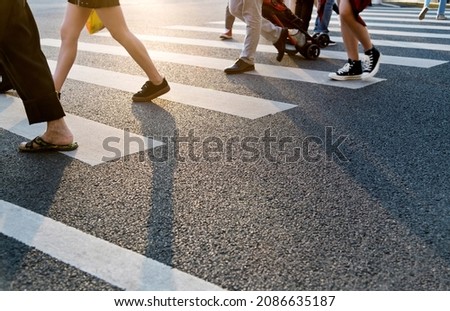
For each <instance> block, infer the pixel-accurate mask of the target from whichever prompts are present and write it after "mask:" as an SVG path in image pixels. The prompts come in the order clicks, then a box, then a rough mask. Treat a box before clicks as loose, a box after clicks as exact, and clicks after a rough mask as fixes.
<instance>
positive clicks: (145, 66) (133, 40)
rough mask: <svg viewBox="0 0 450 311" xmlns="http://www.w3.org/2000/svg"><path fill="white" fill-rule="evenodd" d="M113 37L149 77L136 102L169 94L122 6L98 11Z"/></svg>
mask: <svg viewBox="0 0 450 311" xmlns="http://www.w3.org/2000/svg"><path fill="white" fill-rule="evenodd" d="M96 10H97V13H98V16H99V17H100V19H101V20H102V21H103V24H104V25H105V27H106V28H107V29H108V31H109V32H110V33H111V36H112V37H113V38H114V39H115V40H116V41H117V42H119V43H120V45H122V46H123V47H124V48H125V49H126V50H127V52H128V54H130V56H131V57H132V58H133V60H134V61H135V62H136V63H137V64H138V65H139V67H141V68H142V70H143V71H144V72H145V74H146V75H147V77H148V80H149V81H147V83H146V84H144V86H143V87H142V90H141V91H139V92H137V93H136V94H134V95H133V100H134V101H150V100H152V99H154V98H156V97H158V96H161V95H163V94H164V93H167V92H168V91H169V90H170V87H169V85H168V83H167V81H166V79H165V78H164V77H163V76H161V74H160V73H159V72H158V70H157V69H156V66H155V65H154V63H153V61H152V59H151V58H150V55H149V54H148V52H147V49H146V48H145V46H144V44H142V42H141V41H140V40H139V39H138V38H137V37H136V36H135V35H134V34H133V33H132V32H131V31H130V30H129V28H128V26H127V23H126V21H125V18H124V16H123V12H122V9H121V7H120V6H114V7H108V8H100V9H96Z"/></svg>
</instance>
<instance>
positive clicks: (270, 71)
mask: <svg viewBox="0 0 450 311" xmlns="http://www.w3.org/2000/svg"><path fill="white" fill-rule="evenodd" d="M177 40H178V43H179V42H180V40H182V39H181V38H177ZM203 41H207V40H203ZM59 42H60V41H59V40H54V39H43V40H41V44H42V45H44V46H57V47H59V44H60V43H59ZM219 42H220V41H219ZM272 48H273V47H272ZM78 49H79V50H82V51H88V52H94V53H105V54H111V55H123V56H128V54H127V52H126V51H125V49H123V48H122V47H120V46H111V45H100V44H90V43H83V42H80V43H79V44H78ZM149 53H150V55H151V57H152V59H154V60H159V61H165V62H171V63H178V64H183V65H190V66H198V67H203V68H210V69H217V70H221V71H222V70H223V69H224V68H226V67H228V66H230V65H231V64H232V62H231V61H230V60H226V59H221V58H211V57H204V56H196V55H187V54H176V53H169V52H159V51H150V52H149ZM255 66H256V70H255V71H250V72H246V73H245V74H251V75H259V76H265V77H272V78H278V79H288V80H294V81H300V82H308V83H315V84H323V85H328V86H335V87H343V88H349V89H359V88H362V87H365V86H368V85H371V84H374V83H378V82H381V81H384V80H385V79H380V78H372V79H367V80H354V81H333V80H331V79H330V78H328V72H324V71H317V70H306V69H300V68H291V67H283V66H274V65H264V64H256V65H255ZM80 68H82V67H80ZM85 68H86V69H85V72H86V73H85V74H84V76H83V75H78V76H77V78H74V79H76V80H81V79H86V82H89V83H94V84H99V85H104V84H101V83H107V84H108V85H104V86H108V87H113V88H117V89H121V90H125V91H132V89H130V88H127V89H124V88H123V87H122V85H123V81H121V80H124V79H125V80H126V81H127V83H128V84H130V82H132V83H131V84H133V83H134V88H135V85H140V84H139V83H137V82H133V80H132V79H137V78H140V80H139V81H141V80H142V77H136V76H134V78H133V76H130V75H123V74H120V73H115V72H109V71H104V72H105V73H100V74H99V76H98V79H96V81H95V82H93V81H92V78H91V77H89V75H92V74H93V72H90V71H89V70H94V69H88V67H85ZM96 70H100V69H96ZM72 71H73V70H72ZM100 72H103V71H100ZM122 75H123V76H122ZM110 77H114V78H110ZM109 80H112V81H109ZM136 83H137V84H136ZM140 83H142V81H141V82H140ZM172 86H173V89H174V90H173V91H170V92H169V93H167V94H166V95H163V96H162V97H161V98H164V99H168V100H171V101H175V102H179V103H182V104H187V105H192V106H196V107H202V108H207V109H210V110H215V111H220V112H224V113H229V114H233V115H237V116H241V117H245V118H250V119H256V118H259V117H262V116H265V115H268V114H273V113H277V112H279V111H283V110H286V109H290V108H293V105H291V104H286V103H280V102H275V101H269V100H264V99H258V98H254V97H249V96H242V95H237V94H233V93H226V92H219V91H214V90H209V89H202V88H198V87H193V86H186V85H180V84H176V83H171V87H172ZM188 95H189V96H188ZM211 98H214V102H212V101H211Z"/></svg>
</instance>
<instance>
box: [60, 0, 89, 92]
mask: <svg viewBox="0 0 450 311" xmlns="http://www.w3.org/2000/svg"><path fill="white" fill-rule="evenodd" d="M91 10H92V9H89V8H83V7H80V6H77V5H75V4H72V3H67V7H66V14H65V16H64V20H63V23H62V25H61V28H60V35H61V47H60V49H59V55H58V61H57V64H56V69H55V73H54V74H53V79H54V81H55V89H56V91H57V92H61V89H62V87H63V85H64V82H65V81H66V79H67V76H68V74H69V71H70V69H71V68H72V66H73V63H74V62H75V58H76V57H77V48H78V39H79V37H80V33H81V31H82V30H83V28H84V26H85V24H86V20H87V18H88V17H89V14H90V13H91Z"/></svg>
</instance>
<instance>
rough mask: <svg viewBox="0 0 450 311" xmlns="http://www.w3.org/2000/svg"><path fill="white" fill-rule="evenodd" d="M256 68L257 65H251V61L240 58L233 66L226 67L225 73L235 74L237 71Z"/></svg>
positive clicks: (241, 71)
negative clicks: (247, 61)
mask: <svg viewBox="0 0 450 311" xmlns="http://www.w3.org/2000/svg"><path fill="white" fill-rule="evenodd" d="M252 70H255V65H251V64H249V63H246V62H245V61H243V60H242V59H240V58H239V59H238V60H237V61H236V62H235V63H234V65H233V66H231V67H228V68H225V70H224V71H225V73H227V74H235V73H243V72H246V71H252Z"/></svg>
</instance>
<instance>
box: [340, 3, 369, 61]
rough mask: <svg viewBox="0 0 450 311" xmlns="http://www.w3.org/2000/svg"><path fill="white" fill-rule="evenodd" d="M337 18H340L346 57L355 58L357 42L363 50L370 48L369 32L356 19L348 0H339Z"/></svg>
mask: <svg viewBox="0 0 450 311" xmlns="http://www.w3.org/2000/svg"><path fill="white" fill-rule="evenodd" d="M339 18H340V20H341V31H342V39H343V40H344V44H345V47H346V50H347V54H348V57H349V58H350V59H353V60H357V59H358V42H361V44H362V46H363V48H364V50H365V51H367V50H369V49H371V48H372V42H371V40H370V35H369V32H368V30H367V28H366V27H365V26H363V25H362V24H360V23H359V22H358V21H357V20H356V18H355V16H354V15H353V11H352V7H351V5H350V1H349V0H341V1H340V3H339Z"/></svg>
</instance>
